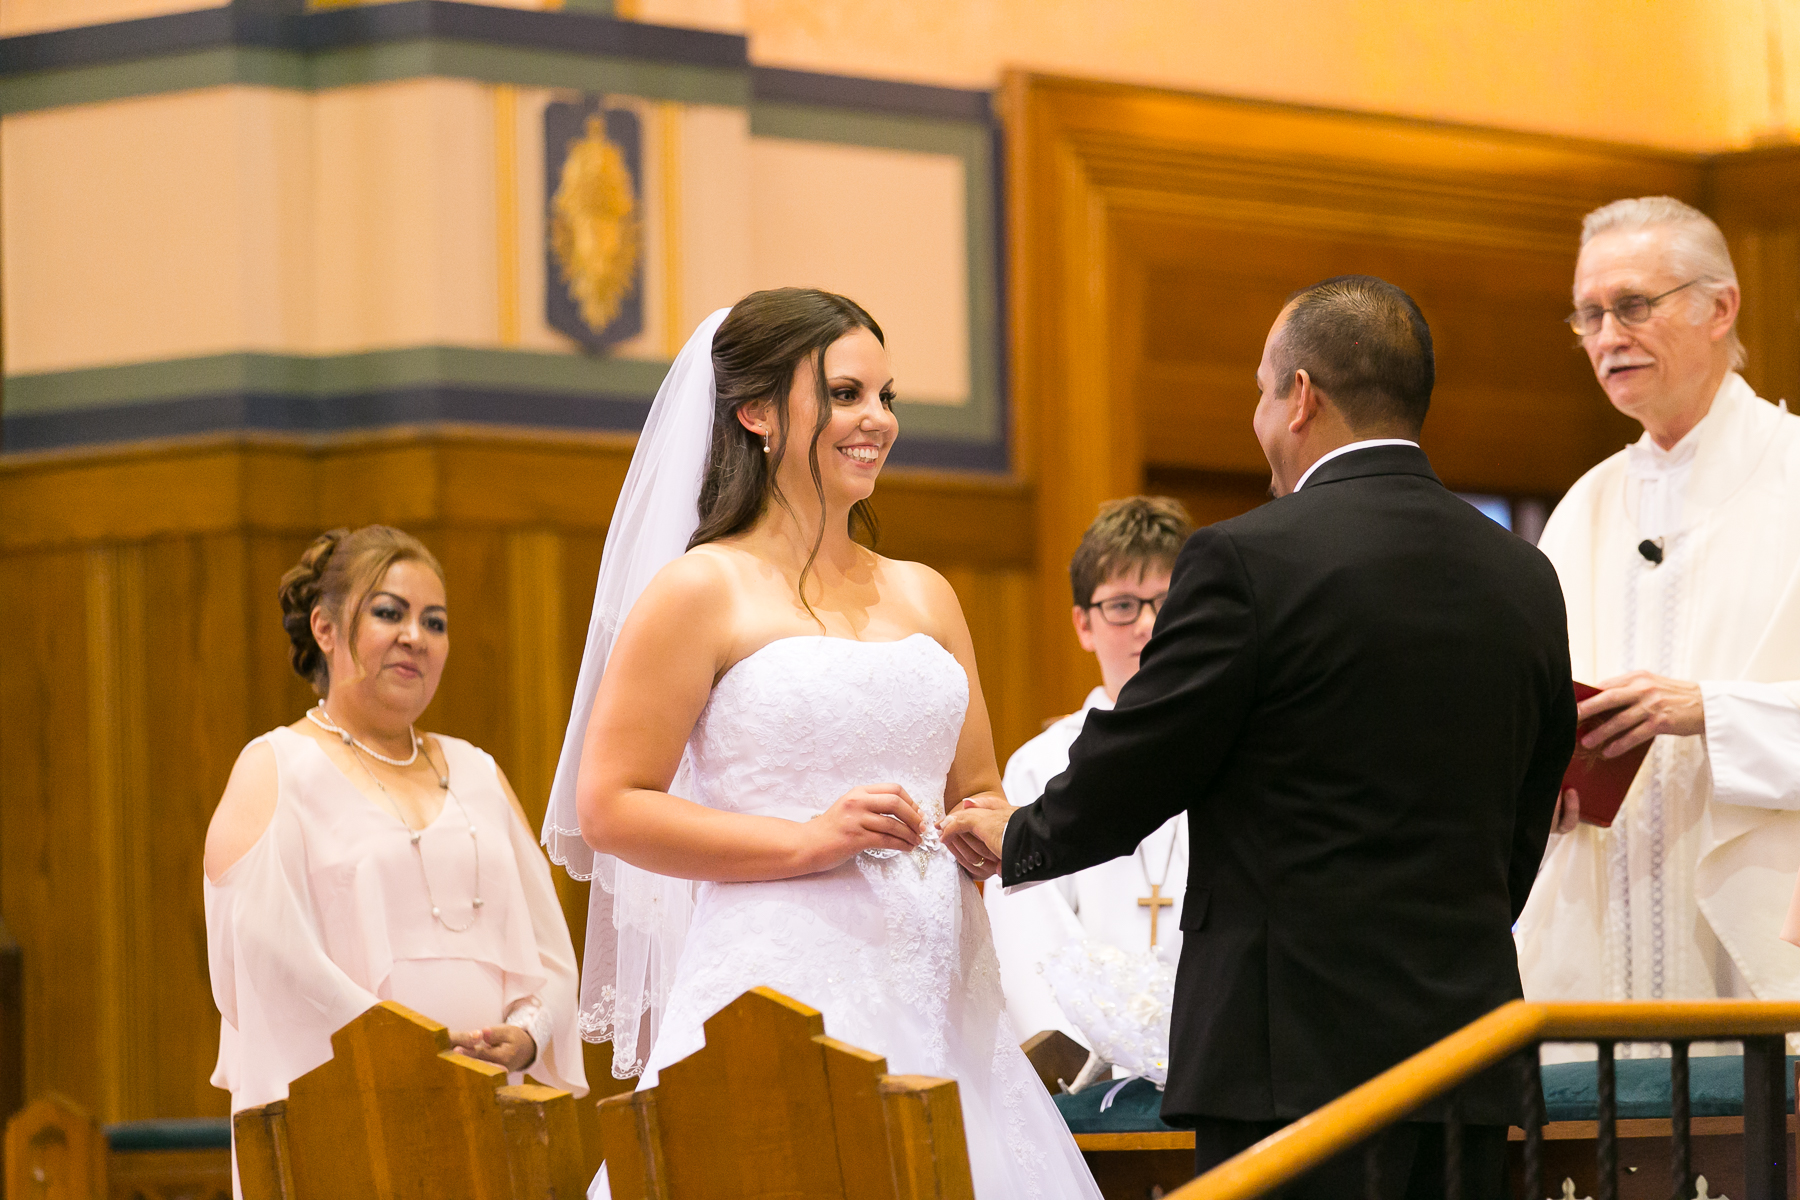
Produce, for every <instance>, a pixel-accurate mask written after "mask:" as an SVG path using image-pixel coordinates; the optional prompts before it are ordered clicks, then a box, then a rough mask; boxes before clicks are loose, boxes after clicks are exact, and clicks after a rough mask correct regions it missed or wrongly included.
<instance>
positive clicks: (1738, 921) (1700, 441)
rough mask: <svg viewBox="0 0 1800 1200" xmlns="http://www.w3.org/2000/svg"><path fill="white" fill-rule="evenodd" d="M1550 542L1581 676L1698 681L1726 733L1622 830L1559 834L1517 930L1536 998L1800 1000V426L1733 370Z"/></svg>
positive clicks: (1706, 744) (1637, 787)
mask: <svg viewBox="0 0 1800 1200" xmlns="http://www.w3.org/2000/svg"><path fill="white" fill-rule="evenodd" d="M1646 537H1652V538H1654V537H1660V538H1662V539H1663V561H1662V563H1661V564H1660V565H1652V564H1651V563H1650V562H1649V561H1648V560H1646V559H1645V558H1644V557H1643V556H1642V554H1640V553H1639V551H1638V549H1637V547H1638V544H1639V542H1641V541H1642V540H1643V539H1644V538H1646ZM1539 545H1540V548H1541V549H1542V550H1543V551H1544V553H1545V554H1547V555H1548V556H1549V558H1550V561H1551V562H1552V563H1554V564H1555V566H1556V571H1557V574H1558V576H1559V577H1560V579H1561V581H1562V586H1563V593H1564V596H1565V598H1566V600H1567V602H1568V611H1569V643H1570V647H1569V648H1570V652H1571V661H1572V663H1573V666H1574V671H1575V677H1576V678H1577V679H1579V680H1581V681H1583V682H1587V683H1598V682H1599V681H1600V680H1602V679H1606V678H1610V677H1612V676H1614V675H1619V674H1623V673H1625V672H1627V671H1631V670H1638V669H1643V670H1649V671H1653V672H1655V673H1657V674H1659V675H1664V676H1671V677H1674V678H1678V679H1690V680H1697V681H1699V682H1700V684H1701V691H1702V696H1703V700H1704V705H1705V725H1706V727H1705V732H1704V734H1702V735H1697V736H1692V737H1659V738H1657V739H1655V742H1654V744H1653V745H1652V747H1651V751H1650V754H1649V757H1648V758H1647V759H1646V760H1645V764H1644V766H1643V768H1642V769H1640V770H1639V772H1638V776H1637V779H1636V781H1635V782H1634V783H1633V785H1632V788H1631V790H1630V792H1629V793H1628V794H1627V796H1626V800H1625V804H1624V806H1623V807H1622V808H1621V809H1620V812H1619V816H1618V818H1617V819H1616V820H1615V822H1614V824H1613V826H1612V828H1610V829H1601V828H1598V827H1596V826H1593V825H1588V824H1585V823H1583V824H1582V825H1580V826H1578V827H1577V828H1576V829H1575V831H1574V832H1572V833H1569V834H1567V835H1564V836H1561V837H1556V836H1553V837H1552V838H1551V843H1550V847H1549V850H1548V852H1547V854H1546V856H1545V861H1544V865H1543V869H1542V872H1541V873H1540V874H1539V876H1538V880H1537V884H1536V886H1535V887H1534V888H1533V890H1532V893H1531V898H1530V901H1529V902H1528V903H1527V904H1526V906H1525V911H1524V913H1523V915H1522V916H1521V917H1520V920H1519V923H1518V926H1517V930H1516V932H1517V937H1518V944H1519V968H1520V973H1521V975H1522V977H1523V980H1524V985H1525V995H1526V998H1527V999H1531V1000H1564V999H1570V1000H1574V999H1581V1000H1589V999H1640V1000H1650V999H1659V998H1668V999H1705V998H1712V997H1755V998H1757V999H1761V1000H1793V999H1800V948H1796V947H1795V946H1792V945H1789V944H1787V943H1785V942H1783V941H1781V940H1780V938H1779V936H1778V934H1779V933H1780V930H1781V927H1782V919H1783V916H1784V915H1785V914H1786V912H1787V909H1788V902H1789V898H1790V896H1791V894H1792V893H1793V891H1794V886H1795V876H1796V873H1797V872H1800V811H1797V810H1800V417H1795V416H1792V415H1789V414H1788V412H1787V411H1786V406H1785V405H1783V406H1782V407H1780V408H1777V407H1776V406H1775V405H1773V404H1769V403H1767V402H1766V401H1764V400H1762V399H1760V398H1758V397H1757V395H1756V394H1755V393H1754V392H1753V391H1752V390H1751V389H1750V386H1749V385H1748V384H1747V383H1745V382H1744V380H1743V379H1742V378H1741V377H1740V376H1738V375H1737V374H1735V373H1734V374H1731V375H1728V376H1727V377H1726V379H1725V382H1724V384H1723V385H1722V386H1721V387H1720V389H1719V393H1718V396H1717V397H1716V398H1715V400H1714V402H1713V406H1712V408H1711V410H1710V411H1709V412H1708V414H1707V416H1706V418H1705V419H1704V420H1702V421H1701V422H1700V424H1699V425H1697V426H1696V427H1695V428H1694V430H1693V431H1692V432H1691V433H1690V434H1689V435H1688V437H1687V438H1684V439H1683V441H1682V442H1681V443H1680V444H1678V445H1677V446H1676V447H1674V448H1673V449H1672V450H1669V451H1663V450H1661V449H1660V448H1658V447H1656V446H1655V444H1654V443H1653V442H1651V441H1650V439H1649V438H1648V435H1646V436H1645V438H1644V439H1643V440H1642V441H1640V442H1639V443H1638V444H1636V445H1634V446H1632V447H1629V448H1628V449H1627V450H1626V451H1622V452H1620V453H1618V454H1615V455H1613V456H1612V457H1611V458H1609V459H1607V460H1606V461H1605V462H1602V463H1601V464H1600V465H1598V466H1597V467H1595V468H1594V469H1593V470H1591V471H1589V472H1588V473H1587V474H1586V475H1584V476H1583V477H1582V478H1581V479H1580V481H1578V482H1577V483H1576V484H1575V486H1574V487H1573V488H1571V489H1570V491H1569V494H1568V495H1567V496H1565V497H1564V498H1563V501H1562V503H1561V504H1559V505H1558V506H1557V508H1556V511H1555V513H1553V514H1552V515H1551V517H1550V521H1549V523H1548V524H1547V525H1546V526H1545V529H1544V535H1543V538H1542V540H1541V541H1540V543H1539Z"/></svg>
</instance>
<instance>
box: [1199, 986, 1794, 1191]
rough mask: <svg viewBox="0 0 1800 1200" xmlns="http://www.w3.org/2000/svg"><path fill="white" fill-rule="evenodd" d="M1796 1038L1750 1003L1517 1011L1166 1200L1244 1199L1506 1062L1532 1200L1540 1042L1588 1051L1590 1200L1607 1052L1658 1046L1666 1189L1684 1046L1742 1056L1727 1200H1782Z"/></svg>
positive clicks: (1610, 1107) (1681, 1156)
mask: <svg viewBox="0 0 1800 1200" xmlns="http://www.w3.org/2000/svg"><path fill="white" fill-rule="evenodd" d="M1795 1030H1800V1004H1789V1003H1764V1002H1761V1001H1754V1000H1696V1001H1669V1002H1660V1001H1656V1002H1627V1003H1618V1004H1532V1003H1528V1002H1526V1001H1523V1000H1515V1001H1514V1002H1513V1003H1511V1004H1508V1005H1505V1006H1503V1007H1501V1008H1497V1009H1495V1010H1494V1011H1493V1012H1491V1013H1489V1014H1488V1015H1487V1016H1485V1017H1483V1018H1481V1019H1480V1020H1479V1021H1475V1022H1474V1023H1472V1024H1470V1025H1467V1026H1464V1027H1463V1028H1462V1029H1459V1030H1457V1031H1456V1032H1455V1033H1453V1034H1451V1035H1450V1036H1449V1037H1447V1038H1445V1039H1444V1040H1442V1041H1440V1042H1438V1043H1437V1044H1436V1045H1434V1046H1430V1047H1428V1048H1426V1049H1424V1050H1422V1051H1420V1052H1419V1053H1418V1054H1415V1055H1413V1056H1412V1057H1411V1058H1409V1059H1407V1060H1406V1061H1405V1062H1402V1063H1400V1064H1399V1065H1398V1066H1396V1067H1393V1068H1392V1069H1390V1070H1388V1071H1386V1072H1384V1073H1382V1074H1380V1075H1377V1076H1376V1077H1375V1078H1374V1079H1371V1080H1369V1082H1367V1083H1365V1084H1363V1085H1362V1086H1361V1087H1358V1088H1356V1089H1354V1090H1353V1091H1349V1092H1346V1093H1345V1094H1344V1095H1342V1096H1340V1097H1338V1098H1337V1099H1336V1100H1334V1101H1332V1102H1331V1103H1330V1104H1327V1105H1326V1106H1325V1107H1323V1108H1321V1109H1319V1110H1317V1111H1316V1112H1313V1113H1310V1114H1308V1115H1307V1116H1304V1117H1302V1118H1300V1119H1299V1120H1298V1121H1295V1122H1294V1123H1293V1124H1292V1125H1288V1126H1286V1127H1284V1128H1282V1129H1281V1130H1279V1131H1278V1132H1276V1133H1274V1134H1271V1135H1270V1136H1269V1137H1267V1138H1264V1139H1263V1140H1262V1141H1260V1142H1258V1143H1257V1144H1256V1145H1254V1146H1252V1147H1250V1149H1248V1150H1246V1151H1244V1152H1243V1153H1242V1154H1239V1155H1238V1156H1237V1157H1235V1158H1233V1159H1231V1160H1230V1161H1228V1162H1225V1163H1222V1164H1220V1165H1219V1166H1218V1167H1215V1168H1214V1169H1213V1170H1211V1171H1208V1172H1207V1173H1206V1174H1205V1175H1202V1176H1201V1177H1200V1178H1198V1179H1196V1180H1194V1181H1193V1182H1192V1183H1189V1184H1187V1185H1186V1186H1185V1187H1182V1188H1180V1189H1179V1190H1177V1191H1174V1192H1171V1193H1170V1194H1169V1200H1253V1198H1254V1197H1259V1196H1263V1195H1266V1194H1267V1193H1268V1192H1270V1191H1272V1190H1273V1189H1275V1188H1277V1187H1280V1186H1281V1185H1282V1184H1284V1183H1287V1182H1289V1181H1291V1180H1294V1179H1296V1178H1298V1177H1299V1176H1301V1175H1304V1174H1305V1173H1306V1172H1308V1171H1310V1170H1311V1169H1313V1168H1314V1167H1317V1166H1319V1165H1321V1164H1323V1163H1325V1162H1326V1161H1327V1160H1329V1159H1332V1158H1335V1157H1337V1156H1338V1155H1340V1154H1342V1153H1344V1152H1346V1151H1348V1150H1352V1149H1354V1148H1355V1147H1356V1146H1358V1145H1359V1144H1361V1143H1363V1142H1365V1141H1367V1140H1368V1139H1369V1138H1371V1137H1373V1136H1374V1135H1375V1134H1378V1133H1380V1132H1381V1131H1382V1130H1384V1129H1386V1128H1387V1127H1388V1126H1390V1125H1393V1124H1395V1123H1397V1122H1399V1121H1403V1120H1405V1119H1406V1118H1407V1117H1408V1116H1409V1115H1410V1114H1412V1113H1413V1112H1415V1111H1416V1110H1417V1109H1418V1108H1419V1107H1420V1106H1421V1105H1424V1104H1426V1103H1428V1102H1430V1101H1432V1100H1435V1099H1437V1098H1439V1097H1441V1096H1443V1095H1444V1094H1445V1093H1447V1092H1449V1091H1450V1090H1451V1089H1453V1088H1455V1087H1456V1086H1457V1085H1458V1084H1460V1083H1462V1082H1463V1081H1465V1080H1467V1079H1469V1078H1471V1077H1473V1076H1474V1075H1476V1074H1478V1073H1479V1072H1481V1071H1484V1070H1486V1069H1487V1068H1489V1067H1492V1066H1495V1065H1497V1064H1498V1063H1500V1062H1503V1061H1504V1060H1506V1059H1507V1058H1509V1057H1511V1056H1513V1055H1516V1054H1520V1053H1521V1052H1525V1051H1529V1053H1528V1054H1526V1055H1525V1058H1526V1060H1527V1068H1526V1070H1525V1071H1524V1072H1523V1073H1524V1075H1525V1076H1526V1079H1527V1083H1526V1094H1525V1097H1524V1117H1523V1119H1524V1122H1525V1124H1524V1130H1525V1144H1524V1184H1525V1187H1524V1195H1525V1196H1526V1197H1528V1198H1530V1200H1540V1198H1541V1197H1543V1196H1544V1195H1545V1193H1544V1190H1543V1180H1542V1170H1543V1168H1542V1163H1543V1133H1544V1124H1545V1119H1544V1117H1545V1114H1544V1094H1543V1083H1542V1078H1541V1076H1540V1074H1539V1068H1538V1054H1537V1048H1538V1047H1539V1046H1541V1045H1542V1044H1544V1043H1545V1042H1591V1043H1593V1044H1594V1045H1595V1046H1596V1047H1597V1048H1598V1062H1597V1064H1596V1068H1595V1070H1596V1080H1597V1083H1598V1085H1599V1114H1598V1115H1599V1121H1598V1123H1597V1138H1596V1145H1595V1159H1596V1163H1595V1165H1596V1170H1597V1174H1598V1182H1597V1185H1596V1190H1595V1196H1594V1200H1617V1198H1618V1194H1619V1192H1618V1186H1619V1185H1618V1104H1617V1090H1616V1088H1615V1086H1614V1084H1615V1078H1614V1069H1613V1064H1614V1048H1615V1047H1616V1046H1617V1045H1618V1044H1619V1043H1620V1042H1663V1043H1667V1044H1668V1045H1669V1047H1670V1050H1671V1059H1670V1118H1671V1121H1670V1141H1671V1160H1672V1161H1671V1163H1670V1187H1671V1195H1673V1196H1675V1197H1678V1198H1680V1200H1687V1198H1689V1197H1692V1196H1693V1194H1694V1176H1693V1156H1692V1150H1691V1138H1690V1127H1689V1126H1690V1114H1689V1098H1688V1046H1689V1043H1691V1042H1694V1041H1700V1040H1718V1041H1741V1042H1742V1043H1743V1046H1744V1160H1745V1162H1744V1166H1745V1194H1744V1195H1743V1196H1742V1197H1737V1196H1734V1197H1733V1200H1783V1198H1784V1197H1786V1196H1787V1167H1788V1162H1787V1159H1788V1136H1787V1085H1786V1081H1785V1078H1784V1076H1785V1072H1786V1069H1787V1056H1786V1039H1785V1035H1786V1034H1788V1033H1790V1032H1792V1031H1795ZM1461 1142H1462V1138H1461V1127H1460V1126H1459V1125H1457V1124H1456V1123H1455V1122H1450V1123H1448V1124H1446V1126H1445V1128H1444V1159H1445V1180H1444V1195H1445V1198H1446V1200H1461V1194H1462V1164H1461V1153H1460V1148H1461Z"/></svg>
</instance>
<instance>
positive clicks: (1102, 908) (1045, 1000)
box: [983, 688, 1188, 1046]
mask: <svg viewBox="0 0 1800 1200" xmlns="http://www.w3.org/2000/svg"><path fill="white" fill-rule="evenodd" d="M1111 707H1112V701H1111V700H1110V699H1108V698H1107V695H1106V689H1105V688H1095V689H1094V690H1093V691H1091V692H1089V693H1088V697H1087V700H1086V702H1085V703H1083V704H1082V706H1081V710H1080V711H1079V712H1075V713H1071V714H1070V715H1068V716H1066V717H1064V718H1063V719H1062V720H1060V721H1057V722H1056V723H1055V724H1053V725H1051V726H1050V728H1048V729H1046V730H1044V732H1042V733H1040V734H1038V735H1037V736H1036V737H1034V738H1032V739H1031V740H1030V741H1029V742H1026V743H1025V744H1024V745H1023V746H1020V747H1019V748H1018V750H1016V751H1015V752H1014V753H1013V756H1012V757H1011V758H1009V759H1008V760H1007V761H1006V777H1005V780H1004V782H1003V786H1004V787H1005V789H1006V799H1007V802H1008V803H1009V804H1014V805H1025V804H1030V803H1031V802H1033V801H1034V800H1036V799H1037V798H1038V797H1039V796H1042V795H1043V794H1044V786H1045V785H1046V784H1048V783H1049V782H1050V781H1051V780H1052V779H1054V778H1056V777H1057V776H1058V775H1060V774H1062V773H1063V772H1064V771H1065V770H1067V769H1068V766H1069V747H1070V746H1072V745H1074V743H1075V739H1076V737H1077V736H1079V735H1080V733H1081V727H1082V725H1083V724H1084V723H1085V722H1086V721H1087V715H1088V713H1089V712H1090V711H1092V710H1093V709H1096V708H1101V709H1107V708H1111ZM1187 866H1188V856H1187V819H1186V814H1181V815H1178V816H1174V817H1171V818H1169V820H1168V821H1167V822H1166V823H1165V824H1164V825H1163V826H1162V828H1160V829H1158V830H1156V832H1154V833H1152V834H1151V835H1150V836H1149V837H1147V838H1145V839H1144V841H1143V843H1142V844H1141V845H1139V847H1138V850H1137V853H1136V854H1132V855H1127V856H1125V857H1124V858H1115V859H1113V860H1112V861H1111V862H1104V863H1101V864H1100V865H1099V866H1095V867H1089V868H1087V869H1086V870H1085V871H1077V872H1076V873H1075V874H1073V875H1067V876H1064V877H1063V878H1061V879H1053V880H1050V881H1049V882H1048V883H1044V884H1041V885H1037V886H1031V887H1019V888H1012V889H1009V890H1010V893H1011V894H1005V892H1006V891H1007V889H1002V888H1000V887H999V886H998V881H997V880H992V881H990V882H989V883H988V885H987V887H986V889H985V890H984V892H983V898H984V899H985V901H986V903H987V910H988V921H989V922H990V923H991V924H992V926H993V929H994V949H995V950H996V951H997V952H998V953H999V956H1000V986H1001V988H1002V989H1003V990H1004V991H1005V992H1006V1012H1007V1015H1008V1016H1009V1017H1011V1018H1012V1023H1013V1025H1014V1026H1015V1027H1016V1028H1017V1029H1018V1030H1019V1032H1020V1033H1021V1034H1023V1035H1025V1036H1030V1035H1031V1034H1034V1033H1038V1032H1040V1031H1042V1030H1045V1029H1060V1030H1062V1031H1063V1032H1064V1033H1066V1034H1068V1035H1069V1036H1070V1037H1072V1038H1074V1039H1075V1040H1076V1041H1078V1042H1080V1043H1081V1044H1082V1045H1083V1046H1086V1045H1087V1044H1088V1043H1087V1039H1086V1038H1085V1037H1084V1036H1083V1035H1082V1033H1081V1030H1080V1029H1078V1028H1077V1027H1076V1025H1075V1023H1074V1022H1073V1021H1071V1020H1070V1019H1069V1017H1068V1016H1067V1014H1065V1013H1064V1012H1063V1010H1062V1007H1061V1006H1060V1005H1058V1004H1057V1002H1056V997H1055V995H1054V994H1053V993H1052V991H1051V989H1050V984H1049V983H1048V982H1047V981H1046V980H1045V978H1044V974H1043V971H1042V967H1043V964H1044V963H1045V962H1046V961H1047V960H1048V959H1049V958H1050V956H1051V955H1053V954H1055V953H1056V952H1057V951H1058V950H1061V949H1062V948H1064V947H1065V946H1069V945H1073V944H1075V943H1078V942H1080V941H1082V939H1084V938H1086V939H1090V940H1091V941H1095V942H1100V943H1103V944H1105V945H1109V946H1115V947H1117V948H1118V949H1120V950H1124V951H1127V952H1137V953H1141V952H1143V951H1146V950H1148V949H1150V913H1151V909H1150V908H1148V907H1144V906H1140V905H1139V904H1138V901H1139V900H1140V899H1145V898H1148V897H1149V896H1150V895H1151V891H1150V888H1149V886H1148V884H1150V883H1155V884H1157V885H1158V890H1159V893H1160V895H1161V896H1163V897H1167V898H1169V899H1171V900H1173V901H1174V903H1173V904H1171V905H1170V906H1168V907H1166V908H1159V909H1158V910H1157V918H1156V944H1157V945H1158V946H1159V947H1164V948H1166V949H1168V950H1169V952H1170V953H1171V954H1172V955H1176V956H1179V955H1180V953H1181V929H1180V921H1179V916H1180V913H1181V901H1182V897H1183V896H1185V895H1186V893H1187Z"/></svg>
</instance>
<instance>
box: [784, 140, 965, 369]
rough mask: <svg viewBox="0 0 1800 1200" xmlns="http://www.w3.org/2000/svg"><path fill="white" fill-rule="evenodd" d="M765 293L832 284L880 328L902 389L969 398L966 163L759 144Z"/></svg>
mask: <svg viewBox="0 0 1800 1200" xmlns="http://www.w3.org/2000/svg"><path fill="white" fill-rule="evenodd" d="M750 165H751V171H750V179H751V197H750V200H751V203H750V214H751V222H752V225H751V232H752V237H751V247H752V259H751V271H752V275H751V278H752V281H753V283H754V285H755V286H756V287H784V286H802V287H822V288H826V289H828V290H830V291H834V292H842V293H843V294H845V295H847V296H849V297H850V298H851V299H853V300H855V301H857V302H858V303H859V304H861V305H863V307H865V308H867V309H868V310H869V312H870V313H872V314H873V315H874V317H875V319H876V320H877V321H879V322H880V323H881V327H882V330H883V332H884V333H886V335H887V344H888V349H889V353H890V354H891V355H892V357H893V362H894V378H895V381H896V385H897V387H898V388H899V391H900V394H901V395H902V396H904V397H905V398H906V399H908V400H910V401H914V402H924V403H933V402H935V403H942V404H960V403H964V402H966V401H967V399H968V396H969V283H968V279H969V272H968V234H967V219H966V215H965V203H964V196H963V164H962V160H961V159H959V158H956V157H954V156H952V155H948V154H922V153H916V152H912V151H901V150H881V149H872V148H867V147H862V146H841V145H836V144H832V143H825V142H804V141H794V140H789V139H786V138H753V139H751V143H750Z"/></svg>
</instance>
